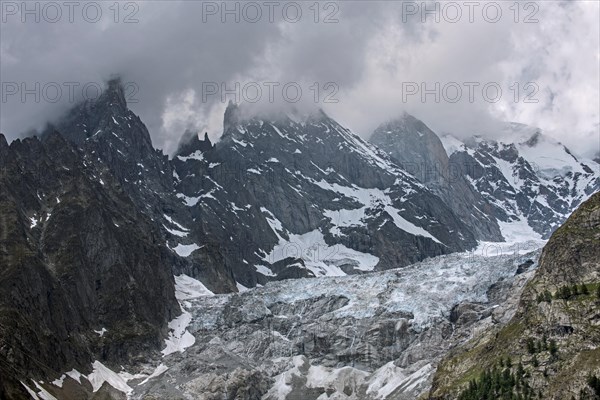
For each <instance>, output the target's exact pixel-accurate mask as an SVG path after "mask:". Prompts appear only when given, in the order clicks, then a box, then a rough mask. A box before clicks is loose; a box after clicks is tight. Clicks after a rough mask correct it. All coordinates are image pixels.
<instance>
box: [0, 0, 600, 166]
mask: <svg viewBox="0 0 600 400" xmlns="http://www.w3.org/2000/svg"><path fill="white" fill-rule="evenodd" d="M22 4H23V3H22V2H20V1H19V2H11V1H3V2H2V4H1V5H2V21H1V22H2V23H1V25H0V27H1V28H0V29H1V31H0V67H1V69H0V73H1V76H0V79H1V81H2V92H3V93H2V103H0V106H1V110H0V130H1V131H2V132H3V133H5V134H6V135H7V136H8V138H9V139H14V138H16V137H18V136H19V135H21V134H22V133H23V132H26V131H28V130H30V129H32V128H39V127H40V126H42V125H43V124H44V123H45V122H46V121H48V120H52V119H55V118H57V117H58V116H60V114H61V113H62V112H64V110H66V109H67V108H68V107H69V106H71V105H72V104H73V101H77V100H80V99H81V97H82V87H83V86H84V85H86V84H88V87H91V86H90V85H91V84H94V83H102V82H104V81H105V80H106V79H108V78H109V77H111V76H112V75H115V74H118V75H120V76H121V77H122V80H123V81H124V82H131V83H132V84H131V85H130V86H129V88H128V97H129V99H130V100H133V101H136V102H130V107H131V108H132V109H133V111H134V112H136V113H137V114H139V115H140V116H141V118H142V120H143V121H144V122H145V123H146V125H147V126H148V129H149V130H150V133H151V135H152V137H153V140H154V142H155V145H156V146H157V147H158V148H162V149H164V150H165V151H166V152H168V153H170V152H172V151H173V150H174V149H175V147H176V145H177V142H178V141H179V139H180V137H181V135H182V134H183V131H184V130H185V129H186V128H194V129H198V130H200V131H205V130H208V132H209V135H210V136H211V137H212V138H213V139H217V138H218V137H219V136H220V134H221V129H222V126H221V125H222V119H223V111H224V108H225V106H226V102H227V101H228V100H230V99H231V100H235V99H234V95H233V94H228V95H226V96H225V99H224V100H225V102H223V101H222V96H221V93H220V92H221V84H222V83H225V84H226V87H227V88H228V89H234V88H235V83H236V82H239V83H240V91H239V95H240V99H241V100H254V99H255V98H256V94H257V92H256V88H257V87H259V88H261V91H262V97H261V99H260V101H259V103H260V104H262V105H263V106H269V107H270V106H271V105H270V103H269V94H270V93H269V92H270V91H269V87H272V88H273V89H272V92H271V94H272V95H273V101H274V103H275V104H277V105H281V104H290V103H291V102H292V101H293V100H295V99H296V98H297V96H296V93H295V91H296V90H297V88H298V87H299V88H300V89H301V90H302V96H301V98H300V100H299V101H298V103H295V104H296V105H298V107H300V108H303V107H312V106H318V107H322V108H323V109H324V110H325V111H326V112H327V113H329V114H330V115H331V116H333V117H334V118H336V119H337V120H338V121H339V122H340V123H342V124H343V125H345V126H347V127H349V128H351V129H352V130H354V131H355V132H356V133H358V134H360V135H362V136H364V137H368V135H369V134H370V133H371V132H372V131H373V129H374V128H375V127H376V126H377V125H378V124H380V123H382V122H384V121H386V120H388V119H391V118H394V117H396V116H398V115H400V114H401V112H402V111H408V112H410V113H412V114H414V115H415V116H417V117H418V118H420V119H422V120H423V121H424V122H425V123H427V124H428V125H430V127H432V128H433V129H434V130H435V131H437V132H440V133H441V132H451V133H453V134H455V135H457V136H468V135H472V134H476V133H482V134H485V135H487V136H492V137H493V136H494V132H497V131H498V124H499V122H500V121H517V122H522V123H525V124H530V125H534V126H538V127H540V128H542V129H543V130H544V131H545V132H546V133H547V134H548V135H551V136H553V137H555V138H557V139H558V140H560V141H562V142H563V143H565V144H566V145H567V146H568V147H570V148H571V149H572V150H574V151H575V152H576V153H579V154H584V155H586V156H591V155H594V154H595V153H597V152H598V151H599V146H600V115H599V110H600V99H599V97H600V95H599V90H600V89H599V88H600V78H599V69H600V43H599V38H600V31H599V20H600V9H599V3H598V2H597V1H595V0H593V1H564V2H561V1H547V0H544V1H538V2H520V3H517V5H516V6H515V3H513V2H512V1H499V2H497V3H489V2H481V3H479V2H475V4H474V5H469V4H471V3H468V2H463V1H457V2H441V3H437V10H436V8H435V7H436V5H435V4H432V3H428V5H427V10H424V9H423V7H422V4H423V3H422V2H421V1H419V2H408V3H402V2H400V1H381V2H377V1H369V2H361V1H339V2H330V3H327V2H321V3H319V4H318V5H317V6H315V5H314V3H313V2H312V1H307V2H298V3H289V2H272V3H265V2H262V1H259V2H256V3H251V4H250V5H246V4H245V3H236V2H233V1H229V2H227V7H228V9H229V10H234V11H233V13H229V14H224V11H226V10H224V9H223V3H222V2H204V3H202V2H200V1H180V2H177V1H168V2H167V1H145V2H139V3H134V2H121V3H119V4H120V6H119V8H118V10H117V9H116V8H115V7H114V6H112V5H113V4H114V3H113V2H97V3H93V4H91V5H90V4H86V3H77V5H76V6H74V8H72V9H69V8H68V7H67V6H65V5H64V3H63V2H61V1H59V2H57V3H44V2H27V4H28V9H29V11H30V13H28V14H26V13H24V11H25V10H23V9H22V8H21V7H22ZM498 4H502V6H501V14H498V10H497V7H496V6H497V5H498ZM56 5H58V8H57V7H56ZM297 5H299V9H300V10H301V15H299V14H298V6H297ZM236 8H237V10H238V11H236ZM258 10H260V15H259V14H258V13H257V11H258ZM317 10H318V13H317ZM57 11H58V12H60V15H59V14H58V13H57ZM98 11H100V12H101V15H99V16H97V15H98ZM117 11H118V12H117ZM236 13H237V15H236ZM36 14H37V15H36ZM236 17H238V18H239V22H236V21H235V18H236ZM23 18H25V21H23ZM36 18H39V21H36V20H35V19H36ZM223 18H225V19H226V20H225V22H223ZM423 19H425V20H424V21H423ZM95 20H97V21H96V22H95ZM36 82H38V83H39V84H40V94H39V97H40V98H39V102H38V101H36V99H35V96H34V95H33V94H31V93H30V94H27V95H25V98H24V99H22V96H21V95H22V94H23V93H22V89H23V88H27V89H30V90H31V89H33V90H35V83H36ZM69 82H76V83H78V84H79V86H78V87H76V88H75V89H74V94H75V98H74V99H70V98H69V97H70V96H69V90H68V85H73V84H70V83H69ZM269 82H271V83H269ZM215 84H216V85H215ZM315 84H316V86H315ZM436 84H437V85H439V86H436ZM23 85H24V86H23ZM56 85H58V86H60V87H62V94H61V96H59V97H57V96H56V92H55V91H56ZM244 85H246V89H247V90H246V91H244V90H241V88H242V87H244ZM269 85H270V86H269ZM44 87H46V91H45V92H44V90H43V88H44ZM284 87H285V88H286V90H287V91H286V92H284V90H283V88H284ZM317 87H318V88H319V90H318V91H317V90H316V88H317ZM15 88H18V92H17V93H14V94H13V92H14V91H15ZM484 88H485V90H484ZM498 88H500V89H501V90H502V94H501V95H500V96H499V95H498V93H497V89H498ZM215 89H216V90H215ZM422 89H427V90H429V92H428V94H427V95H426V96H425V98H422V96H421V94H422ZM458 89H460V90H461V91H462V97H460V98H458V97H457V96H458ZM215 91H216V92H217V93H214V92H215ZM88 95H89V96H90V97H92V96H93V95H94V91H93V89H88ZM315 95H316V96H317V98H316V99H315ZM286 96H287V97H286ZM436 96H437V97H438V99H436ZM515 96H517V97H516V98H515ZM55 97H57V98H56V99H55ZM23 100H24V101H23ZM55 100H56V101H55ZM315 100H317V101H316V102H315ZM331 100H334V101H336V100H337V103H335V102H331ZM528 101H533V102H528Z"/></svg>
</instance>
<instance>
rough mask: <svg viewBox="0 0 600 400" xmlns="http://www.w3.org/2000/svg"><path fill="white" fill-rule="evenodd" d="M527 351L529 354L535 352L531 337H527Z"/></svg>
mask: <svg viewBox="0 0 600 400" xmlns="http://www.w3.org/2000/svg"><path fill="white" fill-rule="evenodd" d="M527 351H528V352H529V354H535V342H534V341H533V339H532V338H527Z"/></svg>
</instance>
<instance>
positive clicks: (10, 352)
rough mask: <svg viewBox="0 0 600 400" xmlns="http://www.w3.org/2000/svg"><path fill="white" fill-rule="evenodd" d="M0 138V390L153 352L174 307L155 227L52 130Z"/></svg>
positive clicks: (9, 393)
mask: <svg viewBox="0 0 600 400" xmlns="http://www.w3.org/2000/svg"><path fill="white" fill-rule="evenodd" d="M2 139H3V138H2ZM2 139H0V155H1V158H0V189H1V190H0V327H1V335H0V342H1V343H0V357H1V358H2V359H3V362H2V363H0V374H1V375H2V377H3V379H2V387H1V388H0V392H2V393H3V395H2V393H0V397H5V398H22V397H23V396H24V392H23V387H22V386H21V385H20V384H19V383H18V381H17V380H16V379H21V380H24V381H27V380H28V379H29V378H35V379H37V380H39V379H48V378H53V379H56V378H58V376H59V374H60V373H61V372H64V371H67V370H69V369H71V368H74V367H77V368H79V369H80V370H81V371H89V369H90V368H89V365H90V364H89V363H90V361H92V360H93V359H99V360H103V361H105V362H108V363H110V362H123V361H124V360H127V359H128V358H130V357H133V356H137V355H138V354H139V353H140V352H141V351H143V350H152V349H159V348H160V347H161V346H162V344H163V343H162V339H163V338H164V337H165V336H166V333H167V332H166V331H167V322H168V321H169V320H171V319H172V318H174V317H175V316H177V315H178V314H179V313H180V312H181V311H180V309H179V305H178V303H177V301H176V299H175V296H174V288H173V285H174V282H173V275H172V273H171V268H170V266H169V263H168V253H169V250H168V249H167V248H166V247H165V246H164V244H163V243H162V242H161V240H160V233H159V232H158V231H157V229H156V227H155V225H154V224H153V223H152V221H151V220H150V219H149V218H147V217H146V216H144V215H143V214H140V213H139V212H138V211H137V208H136V206H135V205H134V203H133V202H132V201H131V200H130V198H129V196H128V195H127V194H126V193H125V192H124V191H123V188H122V187H121V186H120V185H119V183H118V181H117V180H116V179H115V178H114V177H113V176H112V174H111V173H110V172H109V171H107V170H106V169H103V168H101V167H99V166H98V165H96V164H94V163H93V161H92V160H91V159H90V158H89V156H88V155H86V154H85V153H83V152H81V151H80V150H78V149H77V148H76V147H74V146H73V145H71V144H70V143H69V142H68V141H67V140H65V139H64V138H63V136H61V134H59V133H57V132H51V133H48V134H46V135H45V137H44V140H39V139H38V138H27V139H24V140H16V141H14V142H13V143H12V144H11V145H10V147H8V148H6V146H3V144H2V143H3V142H4V141H3V140H2ZM4 143H5V142H4ZM102 328H104V329H106V330H107V332H106V333H105V334H104V335H103V336H102V337H100V336H99V335H98V334H97V333H96V332H94V331H95V330H96V331H100V330H101V329H102Z"/></svg>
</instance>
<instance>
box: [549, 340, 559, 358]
mask: <svg viewBox="0 0 600 400" xmlns="http://www.w3.org/2000/svg"><path fill="white" fill-rule="evenodd" d="M556 353H558V346H557V345H556V340H551V341H550V354H552V355H553V356H555V355H556Z"/></svg>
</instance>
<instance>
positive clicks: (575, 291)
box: [571, 285, 579, 296]
mask: <svg viewBox="0 0 600 400" xmlns="http://www.w3.org/2000/svg"><path fill="white" fill-rule="evenodd" d="M571 294H572V295H573V296H577V295H578V294H579V288H578V287H577V285H573V287H571Z"/></svg>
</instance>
